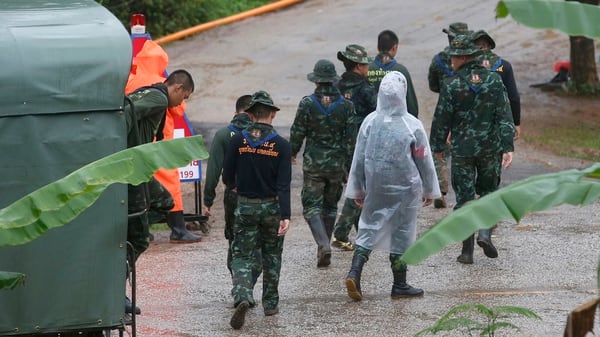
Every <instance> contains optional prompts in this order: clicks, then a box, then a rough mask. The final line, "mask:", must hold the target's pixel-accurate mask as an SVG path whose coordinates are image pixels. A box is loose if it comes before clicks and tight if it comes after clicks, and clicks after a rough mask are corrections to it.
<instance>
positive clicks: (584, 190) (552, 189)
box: [402, 163, 600, 265]
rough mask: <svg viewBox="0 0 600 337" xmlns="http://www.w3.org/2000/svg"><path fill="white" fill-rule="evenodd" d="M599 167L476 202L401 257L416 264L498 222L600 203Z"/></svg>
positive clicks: (536, 180) (526, 183)
mask: <svg viewBox="0 0 600 337" xmlns="http://www.w3.org/2000/svg"><path fill="white" fill-rule="evenodd" d="M599 175H600V163H596V164H595V165H593V166H591V167H589V168H587V169H585V170H568V171H562V172H558V173H550V174H544V175H538V176H533V177H530V178H527V179H524V180H521V181H519V182H516V183H513V184H511V185H509V186H506V187H504V188H501V189H499V190H497V191H496V192H494V193H491V194H488V195H486V196H485V197H482V198H480V199H477V200H475V201H472V202H470V203H468V204H467V205H465V206H463V207H461V208H460V209H458V210H456V211H454V212H452V213H450V214H449V215H448V216H446V217H445V218H443V219H442V220H440V221H439V222H438V223H437V224H435V225H434V226H433V227H432V228H430V229H429V230H428V231H426V232H425V233H424V234H423V235H422V236H421V237H420V238H419V239H417V241H416V242H415V243H414V244H412V245H411V246H410V247H409V248H408V249H407V250H406V252H405V253H404V255H403V256H402V260H404V261H405V262H406V263H408V264H412V265H415V264H419V263H421V262H422V261H423V260H425V259H426V258H427V257H429V256H430V255H433V254H435V253H437V252H439V251H440V250H442V249H443V248H444V247H446V246H447V245H449V244H452V243H456V242H461V241H463V240H464V239H466V238H467V237H469V236H470V235H471V234H473V233H475V232H476V231H477V230H479V229H488V228H492V227H493V226H494V225H495V224H496V223H497V222H498V221H500V220H503V219H509V218H514V219H515V220H517V221H519V220H521V218H523V216H524V215H525V214H526V213H528V212H535V211H542V210H545V209H548V208H551V207H554V206H558V205H561V204H571V205H588V204H590V203H592V202H594V201H596V200H598V199H600V179H598V177H599Z"/></svg>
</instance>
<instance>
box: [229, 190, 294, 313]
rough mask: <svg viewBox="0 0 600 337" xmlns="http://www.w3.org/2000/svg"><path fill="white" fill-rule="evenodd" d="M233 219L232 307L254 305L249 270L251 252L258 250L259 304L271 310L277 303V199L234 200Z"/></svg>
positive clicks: (280, 239)
mask: <svg viewBox="0 0 600 337" xmlns="http://www.w3.org/2000/svg"><path fill="white" fill-rule="evenodd" d="M235 216H236V219H235V225H234V235H233V243H232V255H233V261H232V265H231V267H232V270H233V289H232V291H231V293H232V295H233V301H234V304H235V305H237V304H239V303H240V302H242V301H248V303H254V298H253V290H254V281H253V268H254V266H255V265H256V263H257V262H256V255H255V251H256V250H260V251H261V253H262V271H263V292H262V305H263V307H264V308H269V309H272V308H275V307H276V306H277V304H278V303H279V290H278V288H279V272H280V271H281V253H282V252H283V239H284V238H283V237H280V236H277V232H278V231H279V220H280V212H279V203H278V201H277V200H264V199H263V200H260V199H247V198H243V197H238V205H237V208H236V210H235Z"/></svg>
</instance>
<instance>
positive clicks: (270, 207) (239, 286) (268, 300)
mask: <svg viewBox="0 0 600 337" xmlns="http://www.w3.org/2000/svg"><path fill="white" fill-rule="evenodd" d="M246 111H247V112H248V113H249V114H250V117H251V119H252V120H253V122H254V123H253V124H252V125H251V126H250V127H248V128H247V129H246V130H243V131H242V132H241V133H238V134H237V135H235V136H233V138H232V139H231V142H230V143H229V148H228V149H227V151H226V153H225V162H224V164H223V183H225V185H226V186H227V188H228V189H235V190H236V191H237V194H238V203H237V207H236V210H235V214H236V219H235V225H234V228H233V231H234V234H233V244H232V250H233V261H232V266H231V267H232V270H233V289H232V291H231V293H232V295H233V300H234V306H235V308H236V309H235V312H234V313H233V316H232V317H231V320H230V322H229V324H230V325H231V327H233V328H234V329H240V328H241V327H242V326H243V325H244V321H245V317H246V312H247V311H248V308H249V307H250V303H251V302H253V301H254V299H253V290H254V283H253V274H252V268H253V266H254V265H255V264H256V261H255V258H256V257H255V254H254V252H255V251H256V250H257V249H258V250H260V251H261V253H262V268H263V269H262V272H263V292H262V305H263V309H264V314H265V316H271V315H276V314H277V313H279V306H278V304H279V289H278V287H279V272H280V271H281V254H282V252H283V241H284V236H285V234H286V233H287V231H288V229H289V226H290V215H291V208H290V184H291V180H292V156H291V147H290V143H289V142H288V141H287V140H286V139H285V138H283V137H281V136H280V135H279V134H277V131H275V129H274V128H273V126H272V122H273V118H275V114H276V113H277V111H279V108H278V107H277V106H275V105H273V100H272V99H271V96H270V95H269V94H268V93H267V92H265V91H257V92H255V93H254V94H253V95H252V101H251V102H250V106H249V107H248V109H246Z"/></svg>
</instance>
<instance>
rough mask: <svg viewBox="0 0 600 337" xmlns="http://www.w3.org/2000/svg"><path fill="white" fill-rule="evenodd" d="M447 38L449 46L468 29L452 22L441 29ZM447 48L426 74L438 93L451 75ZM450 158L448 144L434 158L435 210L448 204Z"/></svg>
mask: <svg viewBox="0 0 600 337" xmlns="http://www.w3.org/2000/svg"><path fill="white" fill-rule="evenodd" d="M442 32H444V33H445V34H446V35H447V36H448V43H449V44H450V43H451V42H452V40H453V39H454V37H455V36H456V35H458V34H469V33H470V31H469V27H468V26H467V24H466V23H464V22H454V23H451V24H450V25H449V26H448V29H446V28H444V29H442ZM448 48H449V47H446V48H444V50H442V51H441V52H439V53H437V54H436V55H435V56H434V57H433V59H432V60H431V64H430V65H429V71H428V73H427V80H428V82H429V90H431V91H433V92H436V93H440V89H441V87H442V86H443V85H444V79H445V78H447V77H450V76H452V75H453V71H452V67H451V65H450V55H448ZM449 157H450V143H449V142H448V144H447V147H446V149H445V150H444V153H443V155H442V156H434V158H433V162H434V164H435V169H436V172H437V176H438V179H439V183H440V190H441V191H442V197H441V198H438V199H435V200H434V201H433V207H435V208H446V207H448V204H447V202H446V194H448V180H449V174H448V158H449Z"/></svg>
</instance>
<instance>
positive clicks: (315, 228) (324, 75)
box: [290, 60, 356, 267]
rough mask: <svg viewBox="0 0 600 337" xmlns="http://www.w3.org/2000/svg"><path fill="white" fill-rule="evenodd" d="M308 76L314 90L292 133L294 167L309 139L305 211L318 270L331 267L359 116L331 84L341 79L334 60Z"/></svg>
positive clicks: (302, 105) (305, 99) (304, 101)
mask: <svg viewBox="0 0 600 337" xmlns="http://www.w3.org/2000/svg"><path fill="white" fill-rule="evenodd" d="M307 78H308V80H309V81H311V82H314V83H315V85H316V89H315V91H314V93H313V94H311V95H309V96H304V97H303V98H302V100H301V101H300V104H299V105H298V109H297V111H296V117H295V118H294V122H293V124H292V127H291V130H290V144H291V147H292V164H296V155H297V154H298V152H299V151H300V149H301V148H302V144H303V143H304V140H305V139H306V145H305V147H304V153H303V159H304V160H303V166H302V172H303V184H302V207H303V212H302V213H303V215H304V219H305V220H306V222H308V225H309V227H310V230H311V232H312V235H313V238H314V239H315V242H316V243H317V267H327V266H329V265H330V263H331V245H330V242H331V235H332V233H333V226H334V224H335V219H336V216H337V205H338V202H339V200H340V198H341V196H342V192H343V189H344V185H343V184H344V181H345V179H346V177H347V175H348V170H349V169H350V163H351V160H352V150H353V142H354V138H353V137H354V131H353V127H354V126H355V125H354V123H355V121H354V118H355V116H356V115H355V112H354V104H353V103H352V102H351V101H349V100H347V99H345V98H344V96H342V95H341V94H340V92H339V90H338V89H337V88H336V87H334V86H333V83H334V82H336V81H338V80H339V76H337V73H336V71H335V66H334V64H333V63H331V61H328V60H319V61H317V63H316V64H315V66H314V70H313V72H312V73H310V74H308V75H307Z"/></svg>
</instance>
